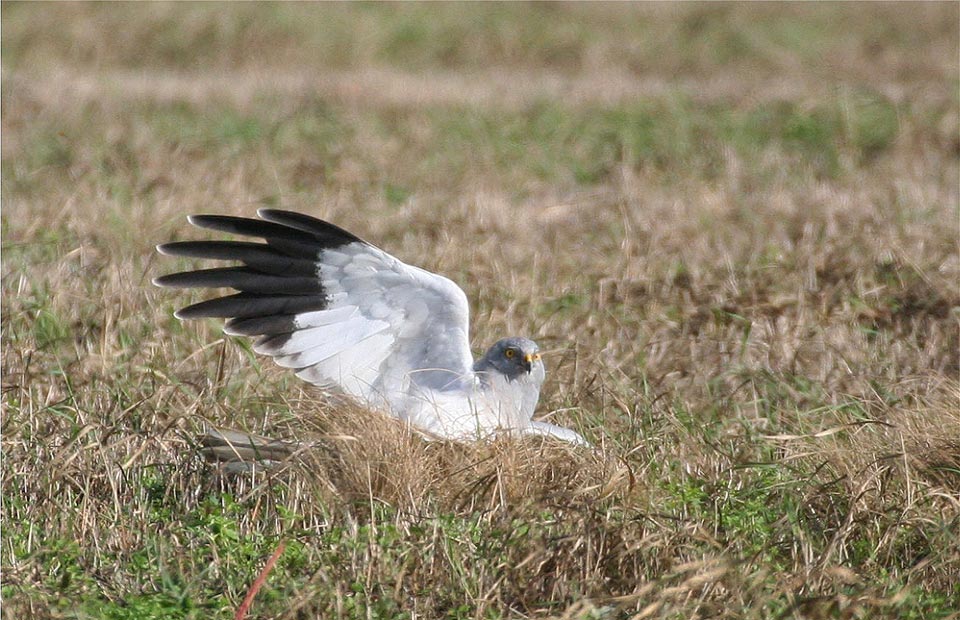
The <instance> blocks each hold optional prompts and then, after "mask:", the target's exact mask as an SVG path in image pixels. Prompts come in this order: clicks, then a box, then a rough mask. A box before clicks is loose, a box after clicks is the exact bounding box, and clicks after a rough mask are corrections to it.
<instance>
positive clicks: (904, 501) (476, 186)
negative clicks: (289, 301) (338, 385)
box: [0, 2, 960, 619]
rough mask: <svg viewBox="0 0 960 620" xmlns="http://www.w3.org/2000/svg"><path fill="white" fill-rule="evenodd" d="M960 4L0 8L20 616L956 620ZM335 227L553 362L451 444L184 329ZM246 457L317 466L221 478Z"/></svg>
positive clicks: (9, 411) (6, 528) (8, 390)
mask: <svg viewBox="0 0 960 620" xmlns="http://www.w3.org/2000/svg"><path fill="white" fill-rule="evenodd" d="M958 6H960V5H958V4H957V3H909V4H890V3H888V4H865V3H849V4H775V5H769V4H743V5H739V4H693V3H684V4H617V5H607V4H592V3H591V4H554V3H537V4H508V5H499V4H497V5H493V4H402V5H400V4H312V5H302V4H236V5H225V4H73V3H71V4H43V5H37V4H17V3H10V2H4V3H3V6H2V22H3V37H2V71H3V73H2V77H3V88H2V106H3V107H2V130H3V131H2V148H3V163H2V252H3V254H2V283H3V295H2V333H3V350H2V359H3V402H2V407H3V409H2V434H3V435H2V446H3V451H2V452H3V458H2V472H0V473H2V497H3V505H2V519H3V521H2V526H3V537H2V544H0V551H2V566H0V568H2V595H3V608H2V609H3V617H4V618H7V617H9V618H28V617H29V618H117V619H119V618H124V619H126V618H129V619H134V618H198V619H199V618H232V617H233V616H234V614H235V612H236V610H237V608H238V607H239V606H240V603H241V601H242V599H243V597H244V595H245V593H246V592H247V590H248V588H249V587H250V585H251V583H252V582H253V581H254V579H255V578H256V577H257V575H258V574H259V573H260V572H261V569H262V568H263V566H264V563H265V562H266V559H267V558H268V557H269V556H270V554H271V553H272V552H273V551H274V550H275V549H277V548H278V546H279V545H280V544H281V543H283V544H285V548H284V550H283V553H282V554H281V555H280V559H279V561H278V563H277V565H276V566H275V567H274V569H273V570H272V571H271V572H270V573H269V575H268V578H267V582H266V585H265V586H264V588H263V589H262V590H261V591H260V592H259V594H258V595H257V597H256V599H255V600H254V602H253V605H252V607H251V609H250V611H249V614H248V616H247V617H250V618H313V617H351V618H395V617H397V618H399V617H406V618H506V617H517V618H520V617H523V618H528V617H530V618H547V617H555V618H628V617H636V618H706V617H714V618H731V619H732V618H758V619H759V618H884V617H886V618H947V617H953V618H955V617H957V616H956V610H957V609H958V608H960V585H958V584H960V543H958V540H960V532H958V529H960V407H958V398H960V388H958V373H960V359H958V357H960V354H958V347H960V336H958V333H960V328H958V320H960V259H958V243H957V242H958V221H960V207H958V204H960V197H958V185H960V174H958V162H960V112H958V110H960V101H958V92H960V71H958V57H960V52H958V30H957V23H958V19H960V15H958ZM261 206H270V207H280V208H285V209H293V210H300V211H304V212H307V213H310V214H312V215H315V216H318V217H322V218H324V219H328V220H330V221H333V222H335V223H337V224H339V225H341V226H343V227H345V228H347V229H348V230H351V231H353V232H355V233H356V234H358V235H359V236H361V237H364V238H365V239H368V240H369V241H371V242H373V243H375V244H377V245H378V246H380V247H382V248H384V249H386V250H388V251H389V252H391V253H393V254H395V255H396V256H398V257H399V258H401V259H402V260H404V261H406V262H409V263H412V264H415V265H418V266H421V267H424V268H426V269H429V270H432V271H436V272H439V273H443V274H445V275H447V276H448V277H450V278H451V279H453V280H454V281H456V282H458V283H459V284H460V285H461V286H462V287H463V289H464V290H465V291H466V293H467V296H468V298H469V300H470V304H471V308H472V313H473V314H472V321H473V325H472V334H471V338H472V343H473V348H474V350H475V351H476V352H481V351H482V350H484V349H485V348H486V347H487V346H488V345H489V344H490V343H492V342H493V341H494V340H496V339H498V338H499V337H501V336H505V335H524V336H528V337H531V338H533V339H535V340H537V341H538V343H539V344H540V346H541V348H542V349H544V350H545V351H546V355H545V360H546V363H547V367H548V379H547V383H546V385H545V389H544V395H543V398H542V400H541V405H540V408H539V415H540V416H542V417H545V418H548V419H551V420H552V421H555V422H557V423H561V424H564V425H569V426H571V427H573V428H575V429H577V430H578V431H579V432H580V433H582V434H583V435H584V436H586V437H587V438H588V439H589V440H590V441H591V442H593V443H594V445H595V449H594V450H587V449H577V448H573V447H569V446H565V445H557V444H556V443H554V442H550V441H542V440H527V441H512V440H506V439H505V440H502V441H497V442H493V443H489V444H483V445H455V444H445V443H437V442H434V443H427V442H424V441H422V440H421V439H419V438H418V437H416V436H414V435H412V434H410V433H409V432H407V431H406V430H405V429H403V428H401V427H399V426H397V425H396V424H393V423H391V422H389V421H387V420H385V419H381V418H378V417H376V416H374V415H372V414H371V413H370V412H366V411H361V410H358V409H357V408H356V407H350V406H347V405H344V404H338V403H336V402H335V401H331V400H330V399H329V398H328V397H326V396H325V395H324V394H323V393H321V392H319V391H318V390H315V389H312V388H310V387H309V386H305V385H303V384H302V383H300V382H299V381H298V380H297V379H296V378H295V377H292V376H290V375H289V373H287V372H284V371H283V370H282V369H279V368H276V367H274V366H273V365H272V364H271V363H270V362H269V361H268V360H264V359H260V358H258V357H257V356H255V355H254V354H253V352H252V350H251V347H250V344H249V343H248V342H246V341H244V340H241V339H233V338H227V337H224V336H223V335H222V333H221V331H220V324H219V323H218V322H216V321H213V320H209V321H196V322H191V323H189V324H181V323H179V322H178V321H176V320H175V319H174V318H173V317H172V312H173V310H174V309H176V308H178V307H182V306H183V305H186V304H187V303H189V302H191V301H195V300H197V299H199V298H200V297H199V296H198V295H195V294H192V293H183V292H177V291H170V290H160V289H156V288H154V287H152V286H151V284H150V281H151V278H153V277H155V276H157V275H160V274H163V273H168V272H171V271H175V270H177V269H180V268H186V267H188V266H189V265H191V263H188V262H187V261H180V260H175V259H170V258H163V257H160V256H158V255H157V254H156V252H155V251H154V245H155V244H157V243H161V242H164V241H169V240H172V239H184V238H200V237H202V236H203V235H204V234H205V233H203V232H201V231H196V230H190V227H189V226H188V224H187V223H186V220H185V217H186V215H188V214H191V213H204V212H206V213H230V214H238V215H252V214H253V213H254V212H255V210H256V209H257V208H258V207H261ZM206 424H215V425H220V426H228V427H234V428H242V429H245V430H249V431H254V432H259V433H264V434H269V435H272V436H277V437H282V438H295V439H308V440H313V441H315V442H316V443H317V446H316V447H315V448H314V449H312V450H309V451H307V452H306V453H304V454H303V455H301V458H299V459H297V460H295V461H293V462H291V463H290V464H289V465H288V466H287V467H285V468H281V469H279V470H276V471H271V472H266V473H264V472H259V473H255V474H253V475H241V476H234V475H225V474H221V473H220V472H218V471H217V470H216V469H215V468H213V467H212V466H210V465H209V464H207V463H205V462H204V460H203V458H202V457H201V456H200V455H199V453H198V450H197V443H196V437H197V436H198V434H200V433H201V432H202V431H203V429H204V427H205V425H206Z"/></svg>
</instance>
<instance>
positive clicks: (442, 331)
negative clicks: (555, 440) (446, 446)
mask: <svg viewBox="0 0 960 620" xmlns="http://www.w3.org/2000/svg"><path fill="white" fill-rule="evenodd" d="M257 215H258V216H259V217H260V219H250V218H240V217H232V216H220V215H198V216H191V217H190V218H189V221H190V223H192V224H194V225H195V226H198V227H200V228H208V229H212V230H216V231H220V232H227V233H231V234H237V235H244V236H248V237H257V238H261V239H263V240H264V243H251V242H247V241H180V242H174V243H167V244H163V245H160V246H157V249H158V250H159V251H160V253H162V254H167V255H172V256H185V257H190V258H202V259H214V260H227V261H235V262H238V263H240V265H238V266H232V267H221V268H215V269H202V270H196V271H187V272H182V273H174V274H170V275H166V276H161V277H159V278H157V279H156V280H154V283H155V284H157V285H158V286H166V287H174V288H188V287H199V288H221V287H225V288H233V289H235V290H237V291H239V292H238V293H237V294H234V295H228V296H225V297H218V298H214V299H210V300H206V301H202V302H199V303H196V304H193V305H191V306H188V307H186V308H183V309H181V310H179V311H177V312H176V313H175V314H176V316H177V317H178V318H181V319H195V318H203V317H213V318H224V319H227V322H226V325H225V327H224V331H225V332H226V333H228V334H231V335H242V336H253V337H257V340H256V342H255V344H254V350H255V351H257V352H258V353H261V354H264V355H268V356H271V357H273V359H274V361H275V362H276V363H278V364H279V365H280V366H283V367H286V368H291V369H293V370H294V371H295V372H296V374H297V376H299V377H301V378H303V379H305V380H306V381H309V382H310V383H313V384H315V385H319V386H323V387H326V388H336V389H339V390H341V391H343V392H344V393H346V394H348V395H350V396H352V397H354V398H356V399H357V400H359V401H360V402H361V403H364V404H366V405H367V406H369V407H371V408H374V409H378V410H381V411H383V412H385V413H387V414H388V415H392V416H394V417H397V418H399V419H401V420H406V421H408V422H409V423H410V424H412V425H413V426H415V427H416V428H418V429H420V430H422V431H424V432H425V433H427V434H429V435H432V436H435V437H440V438H449V439H457V440H464V439H476V438H482V437H485V436H489V435H490V434H492V433H496V432H498V431H502V430H513V431H517V432H521V433H531V434H539V435H552V436H555V437H559V438H561V439H564V440H567V441H571V442H574V443H585V442H584V440H583V438H582V437H580V435H578V434H577V433H575V432H573V431H570V430H568V429H563V428H560V427H556V426H553V425H551V424H545V423H542V422H534V421H533V419H532V417H533V413H534V409H535V408H536V404H537V401H538V399H539V394H540V386H541V385H542V383H543V375H544V372H543V364H542V362H540V361H539V354H537V352H536V345H535V344H534V343H533V342H531V341H529V340H525V339H505V340H502V341H500V342H498V343H497V344H496V345H494V346H493V347H492V348H491V349H490V350H489V351H488V352H487V354H486V355H485V356H484V357H483V358H481V359H480V360H478V361H477V362H476V363H475V362H474V360H473V357H472V355H471V353H470V346H469V334H468V330H469V318H470V310H469V306H468V303H467V297H466V295H465V294H464V292H463V291H462V290H461V289H460V287H458V286H457V285H456V284H454V283H453V282H451V281H450V280H448V279H447V278H444V277H443V276H440V275H437V274H434V273H430V272H428V271H424V270H423V269H419V268H417V267H413V266H411V265H407V264H405V263H403V262H401V261H399V260H397V259H396V258H394V257H393V256H391V255H389V254H387V253H386V252H384V251H382V250H380V249H379V248H376V247H374V246H373V245H371V244H369V243H367V242H365V241H363V240H361V239H360V238H359V237H356V236H355V235H353V234H351V233H349V232H347V231H345V230H343V229H342V228H339V227H337V226H334V225H333V224H330V223H328V222H324V221H322V220H318V219H315V218H313V217H310V216H308V215H304V214H302V213H294V212H290V211H279V210H274V209H261V210H259V211H258V212H257ZM507 350H512V352H511V353H510V354H509V355H510V359H507V357H506V355H508V354H507V353H506V352H507ZM523 356H527V357H528V362H527V364H526V366H525V367H524V368H523V370H522V371H521V370H518V369H517V368H513V367H512V366H510V365H509V363H508V362H510V361H511V360H512V361H513V362H515V363H517V362H519V361H520V359H521V357H523ZM533 356H536V360H535V362H532V361H529V360H533V359H534V358H533Z"/></svg>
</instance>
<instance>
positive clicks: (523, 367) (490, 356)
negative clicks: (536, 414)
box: [473, 338, 546, 388]
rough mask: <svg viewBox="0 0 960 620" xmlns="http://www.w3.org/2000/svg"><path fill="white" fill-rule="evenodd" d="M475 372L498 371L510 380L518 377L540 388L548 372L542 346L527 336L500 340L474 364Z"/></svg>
mask: <svg viewBox="0 0 960 620" xmlns="http://www.w3.org/2000/svg"><path fill="white" fill-rule="evenodd" d="M473 370H474V371H475V372H491V371H494V372H498V373H500V374H502V375H504V376H505V377H506V378H507V379H508V380H509V381H515V380H517V379H519V380H521V381H523V382H524V383H534V384H536V386H537V387H538V388H539V387H540V384H542V383H543V379H544V375H545V374H546V372H545V369H544V367H543V360H541V359H540V347H538V346H537V343H536V342H534V341H532V340H529V339H527V338H504V339H503V340H498V341H497V342H496V343H494V345H493V346H492V347H490V349H488V350H487V352H486V353H485V354H484V356H483V357H481V358H480V359H478V360H477V361H476V362H474V364H473Z"/></svg>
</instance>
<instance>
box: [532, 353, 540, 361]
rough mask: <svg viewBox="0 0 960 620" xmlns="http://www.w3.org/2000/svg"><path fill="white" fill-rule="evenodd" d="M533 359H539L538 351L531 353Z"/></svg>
mask: <svg viewBox="0 0 960 620" xmlns="http://www.w3.org/2000/svg"><path fill="white" fill-rule="evenodd" d="M533 359H534V361H537V360H539V359H540V354H539V353H534V354H533Z"/></svg>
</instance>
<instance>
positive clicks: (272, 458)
mask: <svg viewBox="0 0 960 620" xmlns="http://www.w3.org/2000/svg"><path fill="white" fill-rule="evenodd" d="M200 444H201V445H202V446H203V448H202V450H201V453H202V454H203V455H204V456H205V457H206V458H207V459H208V460H211V461H217V462H220V463H227V464H229V463H250V464H253V463H260V464H262V465H274V464H277V463H279V462H280V461H283V460H286V459H288V458H290V457H291V456H292V455H293V454H294V453H296V452H297V451H298V450H299V449H301V448H302V447H304V446H303V444H301V443H299V442H295V441H282V440H279V439H270V438H268V437H262V436H260V435H252V434H250V433H245V432H242V431H233V430H225V429H217V428H213V427H209V428H207V430H206V431H205V432H204V434H203V435H202V436H201V437H200Z"/></svg>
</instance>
